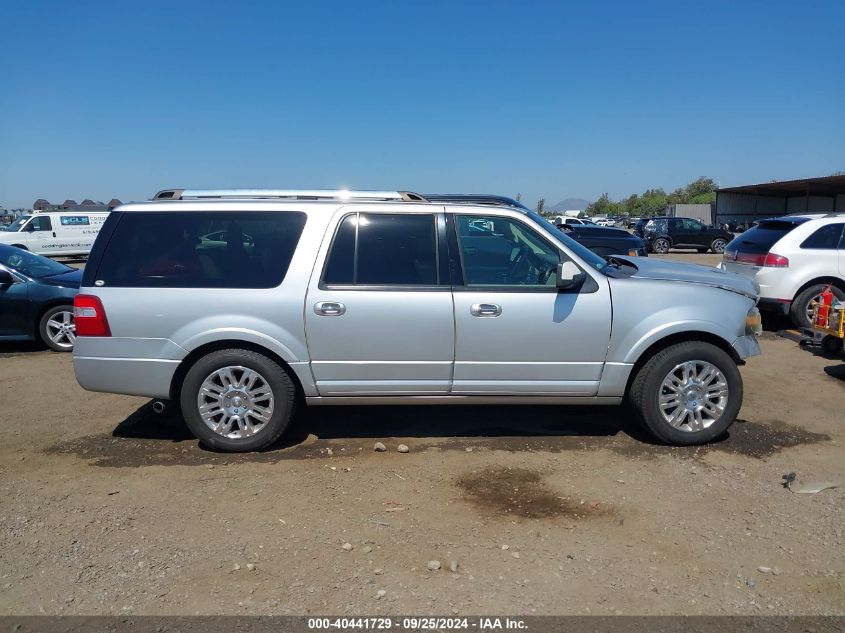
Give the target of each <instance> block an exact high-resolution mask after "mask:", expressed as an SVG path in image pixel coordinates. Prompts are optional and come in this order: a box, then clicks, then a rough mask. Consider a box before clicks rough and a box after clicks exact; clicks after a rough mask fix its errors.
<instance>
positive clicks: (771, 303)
mask: <svg viewBox="0 0 845 633" xmlns="http://www.w3.org/2000/svg"><path fill="white" fill-rule="evenodd" d="M791 305H792V302H791V301H782V300H780V299H767V298H765V297H760V300H759V301H758V302H757V307H758V308H760V310H761V311H765V312H777V313H778V314H783V315H787V314H789V307H790V306H791Z"/></svg>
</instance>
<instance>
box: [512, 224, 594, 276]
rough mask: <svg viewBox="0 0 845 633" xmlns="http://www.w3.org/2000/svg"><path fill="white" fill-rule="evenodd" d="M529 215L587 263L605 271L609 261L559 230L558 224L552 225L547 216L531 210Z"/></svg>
mask: <svg viewBox="0 0 845 633" xmlns="http://www.w3.org/2000/svg"><path fill="white" fill-rule="evenodd" d="M528 217H530V218H531V219H532V220H534V224H536V225H537V226H539V227H540V228H541V229H542V230H543V231H545V232H546V233H548V234H549V235H551V236H552V237H554V238H555V239H557V240H560V241H561V242H563V243H564V244H566V246H567V248H569V250H571V251H572V252H574V253H575V254H576V255H577V256H578V257H580V258H581V259H582V260H584V262H585V263H587V264H588V265H590V266H592V267H593V268H595V269H596V270H597V271H599V272H602V273H603V272H604V269H605V267H606V266H607V262H606V261H605V260H604V259H603V258H602V257H599V256H598V255H596V254H595V253H594V252H593V251H591V250H590V249H589V248H587V247H586V246H584V245H583V244H579V243H578V242H576V241H575V240H573V239H572V238H571V237H569V236H568V235H567V234H566V233H564V232H563V231H559V230H558V229H557V227H556V226H552V225H551V224H549V223H548V222H546V220H545V218H543V216H541V215H540V214H538V213H536V212H535V211H529V212H528Z"/></svg>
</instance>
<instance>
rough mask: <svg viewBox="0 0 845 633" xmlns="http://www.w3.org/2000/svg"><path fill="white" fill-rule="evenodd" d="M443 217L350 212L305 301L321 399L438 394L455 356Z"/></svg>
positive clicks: (329, 243)
mask: <svg viewBox="0 0 845 633" xmlns="http://www.w3.org/2000/svg"><path fill="white" fill-rule="evenodd" d="M445 230H446V229H445V217H444V214H443V212H442V209H441V210H440V211H433V210H432V208H431V207H420V211H419V212H411V211H409V210H407V207H403V210H402V211H401V212H400V211H399V209H393V208H391V207H385V208H383V209H381V208H380V209H379V210H378V211H373V210H371V209H367V210H364V209H361V210H357V209H354V208H345V209H343V210H341V211H339V212H338V215H337V216H336V217H335V218H334V219H333V221H332V223H331V225H330V227H329V232H328V235H329V236H333V237H330V238H327V239H326V240H325V243H324V244H323V246H322V247H321V251H320V255H319V257H318V258H317V265H316V267H315V270H314V273H313V274H312V278H311V282H310V286H309V290H308V296H307V298H306V303H305V325H306V336H307V341H308V351H309V356H310V358H311V369H312V372H313V374H314V379H315V381H316V385H317V389H318V391H319V393H320V395H321V396H374V395H381V396H390V395H440V394H446V393H448V392H449V388H450V385H451V379H452V368H453V364H454V352H455V332H454V317H453V307H452V292H451V288H450V285H449V281H448V266H447V257H446V250H445Z"/></svg>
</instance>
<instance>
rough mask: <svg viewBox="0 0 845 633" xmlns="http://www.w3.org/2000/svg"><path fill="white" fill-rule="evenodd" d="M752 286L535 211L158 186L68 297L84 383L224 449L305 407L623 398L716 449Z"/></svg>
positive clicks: (242, 447) (732, 398)
mask: <svg viewBox="0 0 845 633" xmlns="http://www.w3.org/2000/svg"><path fill="white" fill-rule="evenodd" d="M757 292H758V288H757V286H756V284H755V283H754V282H753V280H750V279H747V278H744V277H741V276H739V275H735V274H731V273H727V272H724V271H719V270H716V269H713V268H707V267H703V266H697V265H690V264H680V263H671V262H665V261H661V260H652V259H646V258H636V257H623V256H618V257H609V258H606V259H605V258H601V257H599V256H597V255H596V254H594V253H593V252H591V251H589V250H588V249H586V248H584V247H583V246H581V245H579V244H578V243H577V242H575V241H573V240H571V239H570V238H568V237H567V236H566V235H564V234H563V233H562V232H560V231H558V230H557V229H556V228H555V227H553V226H551V225H550V224H549V223H548V222H546V221H545V220H543V219H542V218H541V217H540V216H539V215H537V214H535V213H533V212H531V211H527V210H525V209H524V208H520V207H517V206H513V205H508V204H506V203H497V202H496V201H495V200H492V201H487V202H485V203H481V202H476V203H473V202H459V201H454V202H450V201H447V202H442V201H441V202H434V201H429V200H427V199H425V198H424V197H423V196H420V195H418V194H412V193H408V192H391V191H382V192H349V191H330V192H326V191H285V190H220V191H190V190H178V189H177V190H166V191H163V192H160V193H159V194H157V195H156V196H155V198H154V199H153V200H152V201H150V202H148V203H139V204H131V205H125V206H122V207H118V208H117V209H115V210H114V211H113V212H112V213H111V214H110V216H109V219H108V221H107V222H106V224H105V226H104V227H103V229H102V231H101V233H100V235H99V237H98V238H97V241H96V243H95V245H94V248H93V251H92V253H91V257H90V259H89V262H88V265H87V266H86V268H85V276H84V280H83V287H82V289H81V292H80V295H78V296H77V299H76V303H75V319H76V328H77V344H76V348H75V350H74V367H75V371H76V376H77V379H78V381H79V383H80V384H81V385H82V386H83V387H85V388H86V389H90V390H93V391H105V392H113V393H123V394H133V395H140V396H147V397H150V398H155V399H160V400H162V401H168V400H173V401H177V402H178V403H179V404H180V405H181V410H182V414H183V415H184V418H185V421H186V422H187V424H188V426H189V427H190V429H191V430H192V431H193V432H194V433H195V434H196V436H197V437H198V438H200V440H202V441H203V442H205V443H206V444H208V445H210V446H212V447H214V448H217V449H220V450H226V451H247V450H256V449H259V448H262V447H265V446H267V445H269V444H272V443H273V442H275V441H276V440H277V439H278V438H279V436H280V435H281V434H282V433H283V432H284V431H285V429H286V427H287V426H288V423H289V421H290V419H291V417H292V415H293V412H294V408H295V406H296V405H297V404H298V403H304V404H307V405H331V404H343V405H349V404H412V403H419V404H441V403H444V404H456V403H468V404H469V403H473V404H478V403H483V404H497V403H503V404H512V403H525V404H549V403H558V404H603V405H618V404H621V403H623V401H626V400H627V401H628V402H629V403H630V404H631V405H632V408H633V410H634V411H635V413H636V415H637V417H638V418H639V419H640V421H641V422H642V423H643V425H644V426H645V428H646V429H648V430H649V431H650V432H651V433H652V434H653V435H654V436H655V437H656V438H658V439H659V440H661V441H663V442H666V443H670V444H698V443H703V442H708V441H710V440H712V439H714V438H716V437H718V436H719V435H721V434H723V433H724V432H725V430H726V429H727V428H728V426H730V424H731V423H732V422H733V421H734V419H735V418H736V415H737V413H738V411H739V409H740V406H741V404H742V379H741V376H740V373H739V370H738V368H737V365H738V364H742V363H743V361H744V359H746V358H748V357H749V356H753V355H756V354H758V353H759V346H758V342H757V338H756V336H755V334H756V333H757V330H758V328H759V312H758V311H757V308H756V302H757Z"/></svg>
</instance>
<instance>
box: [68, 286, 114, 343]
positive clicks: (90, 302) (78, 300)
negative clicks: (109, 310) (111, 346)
mask: <svg viewBox="0 0 845 633" xmlns="http://www.w3.org/2000/svg"><path fill="white" fill-rule="evenodd" d="M73 322H74V325H76V335H77V336H111V330H110V329H109V321H108V319H107V318H106V311H105V310H104V309H103V302H102V301H100V298H99V297H95V296H93V295H76V297H74V299H73Z"/></svg>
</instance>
